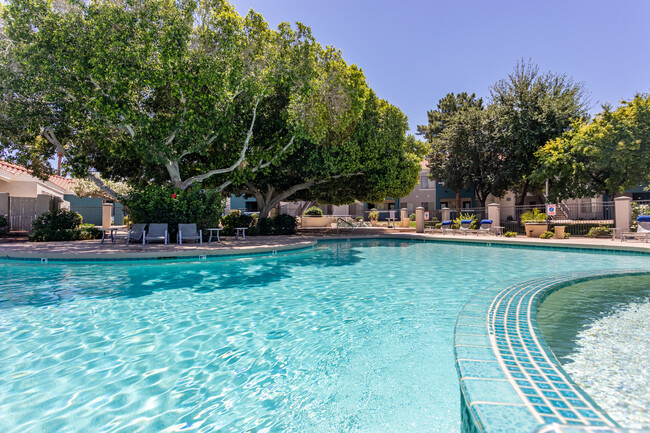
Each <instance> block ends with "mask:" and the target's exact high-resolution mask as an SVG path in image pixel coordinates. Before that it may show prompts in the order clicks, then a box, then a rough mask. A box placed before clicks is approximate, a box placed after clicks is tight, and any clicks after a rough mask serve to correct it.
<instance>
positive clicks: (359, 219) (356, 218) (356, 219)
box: [354, 216, 363, 222]
mask: <svg viewBox="0 0 650 433" xmlns="http://www.w3.org/2000/svg"><path fill="white" fill-rule="evenodd" d="M354 220H355V221H356V222H361V221H363V217H361V216H358V217H354Z"/></svg>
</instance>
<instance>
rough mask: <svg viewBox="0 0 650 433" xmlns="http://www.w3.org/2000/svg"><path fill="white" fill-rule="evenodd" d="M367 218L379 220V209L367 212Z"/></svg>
mask: <svg viewBox="0 0 650 433" xmlns="http://www.w3.org/2000/svg"><path fill="white" fill-rule="evenodd" d="M368 219H369V220H371V221H379V211H377V210H373V211H370V213H368Z"/></svg>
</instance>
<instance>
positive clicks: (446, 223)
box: [440, 220, 452, 235]
mask: <svg viewBox="0 0 650 433" xmlns="http://www.w3.org/2000/svg"><path fill="white" fill-rule="evenodd" d="M440 229H441V230H442V234H443V235H444V234H445V233H447V232H449V231H451V230H452V229H451V220H449V221H443V222H442V224H441V225H440Z"/></svg>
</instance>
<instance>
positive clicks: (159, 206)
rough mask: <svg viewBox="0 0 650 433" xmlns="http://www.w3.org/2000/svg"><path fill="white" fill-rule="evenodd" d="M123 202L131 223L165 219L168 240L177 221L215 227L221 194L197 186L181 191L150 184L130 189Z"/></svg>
mask: <svg viewBox="0 0 650 433" xmlns="http://www.w3.org/2000/svg"><path fill="white" fill-rule="evenodd" d="M124 205H125V206H126V207H127V208H128V213H129V218H130V222H131V223H145V224H146V223H167V224H168V230H169V239H170V240H172V239H176V233H177V232H178V224H179V223H182V224H190V223H196V226H197V228H198V229H199V230H203V229H206V228H212V227H218V223H219V218H220V216H221V213H222V211H223V197H222V196H221V194H219V193H218V192H216V191H213V190H204V189H201V188H200V187H198V186H196V187H192V188H188V189H187V190H185V191H182V190H180V189H178V188H174V187H172V186H170V185H168V186H160V185H150V186H148V187H145V188H142V189H140V190H135V191H133V192H132V193H131V195H130V196H129V197H128V198H127V199H125V200H124Z"/></svg>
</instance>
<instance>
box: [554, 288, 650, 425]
mask: <svg viewBox="0 0 650 433" xmlns="http://www.w3.org/2000/svg"><path fill="white" fill-rule="evenodd" d="M569 358H570V359H571V361H572V362H570V363H567V364H565V365H564V369H565V370H566V371H567V372H568V373H569V374H570V375H571V377H572V378H573V379H574V380H575V381H576V382H577V383H578V384H579V385H580V386H581V387H582V388H583V389H584V390H585V391H586V392H587V393H588V394H589V395H590V396H591V397H592V398H593V399H594V400H595V401H596V403H598V405H600V407H602V408H603V409H605V410H606V411H607V413H609V415H610V416H611V417H612V418H614V420H615V421H616V422H618V423H619V424H621V426H623V427H626V428H643V427H645V428H650V299H647V300H645V301H644V302H640V303H633V304H628V305H625V306H624V307H621V308H619V309H618V310H617V311H616V312H614V313H613V314H611V315H609V316H605V317H603V318H600V319H598V320H596V321H595V322H593V324H592V325H591V326H590V327H589V328H588V329H586V330H584V331H581V332H580V333H578V340H577V350H576V352H575V353H573V354H572V355H570V356H569Z"/></svg>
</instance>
